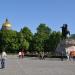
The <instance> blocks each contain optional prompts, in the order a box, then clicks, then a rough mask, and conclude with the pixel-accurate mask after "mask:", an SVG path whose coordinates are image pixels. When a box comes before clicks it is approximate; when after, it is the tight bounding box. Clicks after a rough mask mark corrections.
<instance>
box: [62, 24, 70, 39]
mask: <svg viewBox="0 0 75 75" xmlns="http://www.w3.org/2000/svg"><path fill="white" fill-rule="evenodd" d="M61 28H62V39H66V38H67V35H68V34H69V35H70V31H69V30H68V25H67V24H63V26H62V27H61Z"/></svg>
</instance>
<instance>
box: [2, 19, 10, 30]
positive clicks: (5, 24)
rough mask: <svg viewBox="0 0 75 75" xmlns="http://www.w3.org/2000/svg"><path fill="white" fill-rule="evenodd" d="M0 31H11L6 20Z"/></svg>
mask: <svg viewBox="0 0 75 75" xmlns="http://www.w3.org/2000/svg"><path fill="white" fill-rule="evenodd" d="M1 30H11V24H10V23H9V21H8V19H6V20H5V22H4V23H3V25H2V28H1Z"/></svg>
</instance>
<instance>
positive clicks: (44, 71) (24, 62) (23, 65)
mask: <svg viewBox="0 0 75 75" xmlns="http://www.w3.org/2000/svg"><path fill="white" fill-rule="evenodd" d="M0 75H75V61H60V60H50V59H46V60H39V59H37V58H31V57H26V58H24V59H19V58H18V57H17V56H16V55H13V56H12V55H9V56H8V57H7V59H6V68H5V69H0Z"/></svg>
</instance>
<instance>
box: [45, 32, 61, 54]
mask: <svg viewBox="0 0 75 75" xmlns="http://www.w3.org/2000/svg"><path fill="white" fill-rule="evenodd" d="M60 39H61V33H60V32H55V31H53V32H52V33H51V35H50V36H49V39H48V40H47V42H46V48H47V50H48V51H49V52H52V53H55V50H56V47H57V45H58V43H59V42H60Z"/></svg>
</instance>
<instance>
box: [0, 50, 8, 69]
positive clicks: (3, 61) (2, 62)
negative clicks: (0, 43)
mask: <svg viewBox="0 0 75 75" xmlns="http://www.w3.org/2000/svg"><path fill="white" fill-rule="evenodd" d="M6 57H7V54H6V52H5V51H3V52H2V54H1V68H2V69H3V68H5V59H6Z"/></svg>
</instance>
